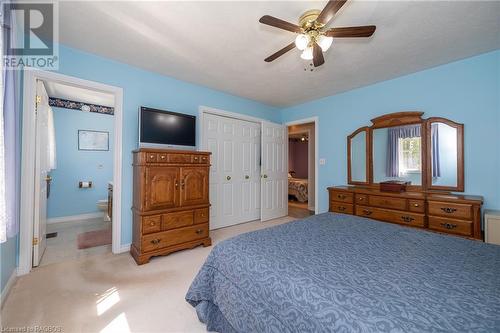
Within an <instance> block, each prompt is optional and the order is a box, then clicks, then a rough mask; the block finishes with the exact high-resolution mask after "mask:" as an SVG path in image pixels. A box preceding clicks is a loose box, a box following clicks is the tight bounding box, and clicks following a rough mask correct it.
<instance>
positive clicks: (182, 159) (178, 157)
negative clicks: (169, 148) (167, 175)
mask: <svg viewBox="0 0 500 333" xmlns="http://www.w3.org/2000/svg"><path fill="white" fill-rule="evenodd" d="M167 162H168V163H192V155H188V154H167Z"/></svg>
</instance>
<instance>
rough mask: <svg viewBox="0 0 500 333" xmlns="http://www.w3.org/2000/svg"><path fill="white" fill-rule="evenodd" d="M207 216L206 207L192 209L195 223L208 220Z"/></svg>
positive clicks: (207, 210)
mask: <svg viewBox="0 0 500 333" xmlns="http://www.w3.org/2000/svg"><path fill="white" fill-rule="evenodd" d="M208 217H209V209H208V208H202V209H196V210H195V211H194V223H195V224H198V223H206V222H208Z"/></svg>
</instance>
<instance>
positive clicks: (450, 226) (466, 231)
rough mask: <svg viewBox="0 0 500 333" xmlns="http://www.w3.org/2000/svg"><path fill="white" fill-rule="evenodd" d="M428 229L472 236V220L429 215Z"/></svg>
mask: <svg viewBox="0 0 500 333" xmlns="http://www.w3.org/2000/svg"><path fill="white" fill-rule="evenodd" d="M429 229H432V230H437V231H443V232H447V233H450V234H457V235H463V236H472V222H467V221H462V220H456V219H449V218H444V217H433V216H429Z"/></svg>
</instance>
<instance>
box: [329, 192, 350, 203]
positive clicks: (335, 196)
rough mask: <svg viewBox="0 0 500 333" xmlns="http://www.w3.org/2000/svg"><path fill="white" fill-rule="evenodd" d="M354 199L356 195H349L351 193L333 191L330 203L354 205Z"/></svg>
mask: <svg viewBox="0 0 500 333" xmlns="http://www.w3.org/2000/svg"><path fill="white" fill-rule="evenodd" d="M353 199H354V195H353V194H352V193H349V192H342V191H331V192H330V201H339V202H347V203H352V202H353Z"/></svg>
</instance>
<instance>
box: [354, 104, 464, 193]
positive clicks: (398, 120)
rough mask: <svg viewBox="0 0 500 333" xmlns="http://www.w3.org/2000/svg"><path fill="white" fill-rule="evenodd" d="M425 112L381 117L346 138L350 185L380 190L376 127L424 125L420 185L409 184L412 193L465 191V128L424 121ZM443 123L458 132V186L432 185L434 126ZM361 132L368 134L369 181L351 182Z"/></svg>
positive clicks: (391, 114)
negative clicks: (375, 159)
mask: <svg viewBox="0 0 500 333" xmlns="http://www.w3.org/2000/svg"><path fill="white" fill-rule="evenodd" d="M423 114H424V113H423V112H418V111H408V112H396V113H389V114H385V115H382V116H380V117H377V118H373V119H372V120H371V122H372V125H371V126H364V127H360V128H358V129H357V130H356V131H354V132H352V133H351V134H350V135H349V136H348V137H347V182H348V184H349V185H364V186H367V187H371V188H379V186H380V185H379V183H374V182H373V156H372V155H373V130H375V129H377V128H386V127H396V126H405V125H415V124H420V125H421V133H422V135H421V137H422V141H421V145H422V153H421V154H422V155H421V161H422V162H421V163H422V180H421V185H410V186H408V187H407V189H408V190H409V191H412V190H413V191H425V190H440V191H455V192H463V191H464V125H463V124H460V123H457V122H454V121H452V120H449V119H447V118H442V117H432V118H428V119H423V118H422V115H423ZM435 122H442V123H445V124H447V125H449V126H451V127H454V128H456V129H457V186H432V177H431V175H432V171H431V168H432V165H431V162H430V161H431V150H430V147H431V137H430V128H431V124H432V123H435ZM361 131H367V136H366V137H367V142H366V147H367V149H366V161H367V166H366V179H367V181H366V182H356V181H352V179H351V177H352V175H351V163H352V162H351V140H352V138H353V137H354V136H355V135H356V134H358V133H359V132H361Z"/></svg>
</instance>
